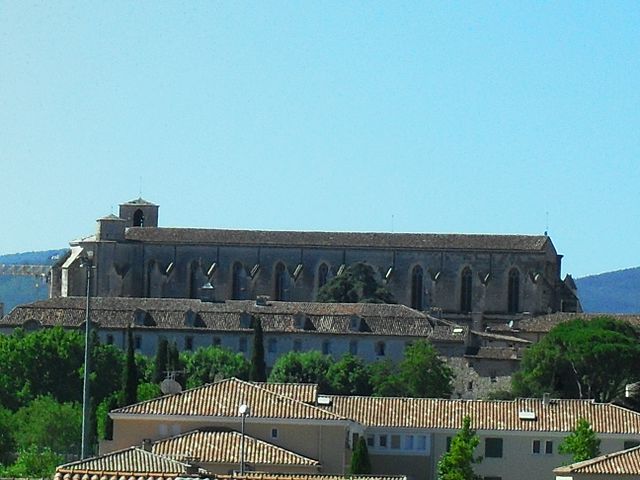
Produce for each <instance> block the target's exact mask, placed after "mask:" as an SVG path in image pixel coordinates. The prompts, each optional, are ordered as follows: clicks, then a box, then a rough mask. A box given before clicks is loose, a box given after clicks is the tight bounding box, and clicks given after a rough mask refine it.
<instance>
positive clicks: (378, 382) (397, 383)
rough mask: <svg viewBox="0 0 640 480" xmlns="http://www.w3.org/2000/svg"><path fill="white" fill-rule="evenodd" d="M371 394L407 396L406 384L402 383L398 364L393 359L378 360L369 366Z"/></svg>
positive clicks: (376, 395)
mask: <svg viewBox="0 0 640 480" xmlns="http://www.w3.org/2000/svg"><path fill="white" fill-rule="evenodd" d="M367 371H368V372H369V383H370V384H371V395H373V396H374V397H407V396H409V395H408V392H407V389H406V385H404V383H402V380H401V378H400V374H399V372H398V366H397V365H396V364H394V363H393V362H392V361H391V360H389V359H386V360H378V361H376V362H373V363H370V364H369V365H368V367H367Z"/></svg>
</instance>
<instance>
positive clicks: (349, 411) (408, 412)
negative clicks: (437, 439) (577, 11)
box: [112, 379, 640, 434]
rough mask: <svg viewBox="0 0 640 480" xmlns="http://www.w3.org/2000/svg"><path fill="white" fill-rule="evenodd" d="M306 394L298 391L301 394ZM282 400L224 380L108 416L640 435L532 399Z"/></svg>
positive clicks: (632, 425)
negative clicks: (242, 416)
mask: <svg viewBox="0 0 640 480" xmlns="http://www.w3.org/2000/svg"><path fill="white" fill-rule="evenodd" d="M306 388H307V387H302V391H304V389H306ZM275 391H279V392H280V394H278V393H275ZM290 391H293V392H294V393H295V392H296V391H295V390H290ZM283 393H284V394H283ZM285 394H286V392H285V389H283V388H282V387H277V388H275V389H274V390H273V391H272V390H270V389H269V387H268V384H263V383H251V382H245V381H242V380H238V379H226V380H222V381H220V382H216V383H212V384H209V385H205V386H203V387H199V388H195V389H192V390H187V391H185V392H183V393H179V394H176V395H171V396H165V397H161V398H157V399H153V400H149V401H146V402H142V403H138V404H135V405H130V406H128V407H123V408H120V409H118V410H114V411H113V412H112V413H114V414H141V415H194V416H212V417H237V416H238V406H239V405H240V404H242V403H246V404H247V405H249V406H250V408H251V417H257V418H279V419H313V420H345V419H349V420H353V421H355V422H358V423H361V424H362V425H364V426H368V427H395V428H425V429H452V430H455V429H458V428H459V427H460V425H462V419H463V418H464V417H465V416H466V415H469V416H470V417H471V418H472V425H473V428H476V429H479V430H515V431H520V430H524V431H545V432H569V431H571V430H573V429H574V428H575V425H576V422H577V421H578V419H580V418H586V419H587V420H588V421H589V423H590V424H591V426H592V428H593V429H594V430H595V431H596V432H597V433H612V434H614V433H621V434H635V433H637V432H638V431H640V414H638V413H636V412H633V411H631V410H628V409H625V408H622V407H618V406H615V405H611V404H608V403H595V402H593V401H590V400H565V399H562V400H560V399H554V400H552V401H551V402H550V404H548V405H545V404H543V402H542V400H540V399H531V398H528V399H516V400H492V401H489V400H446V399H437V398H395V397H357V396H340V395H334V396H331V399H332V404H331V406H330V407H323V408H320V407H315V406H312V405H308V404H307V403H304V402H302V401H299V400H297V399H294V398H290V397H287V396H285ZM523 411H526V412H533V413H534V414H535V416H536V419H535V420H533V421H532V420H521V419H520V416H519V414H520V412H523Z"/></svg>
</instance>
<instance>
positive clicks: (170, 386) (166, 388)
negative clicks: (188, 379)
mask: <svg viewBox="0 0 640 480" xmlns="http://www.w3.org/2000/svg"><path fill="white" fill-rule="evenodd" d="M160 391H161V392H162V393H164V394H165V395H174V394H176V393H180V392H182V385H180V384H179V383H178V382H176V381H175V380H174V379H173V378H165V379H164V380H163V381H162V383H161V384H160Z"/></svg>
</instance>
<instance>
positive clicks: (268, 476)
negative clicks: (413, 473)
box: [217, 472, 407, 480]
mask: <svg viewBox="0 0 640 480" xmlns="http://www.w3.org/2000/svg"><path fill="white" fill-rule="evenodd" d="M217 477H218V478H220V479H224V480H245V479H246V480H406V479H407V477H406V476H405V475H329V474H326V473H266V472H247V473H246V474H245V476H244V477H240V476H238V475H217Z"/></svg>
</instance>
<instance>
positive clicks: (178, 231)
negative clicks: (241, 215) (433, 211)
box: [126, 227, 549, 252]
mask: <svg viewBox="0 0 640 480" xmlns="http://www.w3.org/2000/svg"><path fill="white" fill-rule="evenodd" d="M126 238H127V240H131V241H138V242H151V243H168V244H174V243H189V244H198V245H203V244H214V245H243V246H257V245H260V246H283V247H329V248H331V247H334V248H340V247H353V248H385V249H386V248H395V249H409V250H487V251H525V252H541V251H543V249H544V248H545V246H546V244H547V242H548V241H549V237H545V236H542V235H478V234H475V235H465V234H437V233H368V232H367V233H365V232H363V233H358V232H295V231H288V232H287V231H264V230H220V229H198V228H157V227H156V228H152V227H132V228H128V229H127V231H126Z"/></svg>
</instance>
